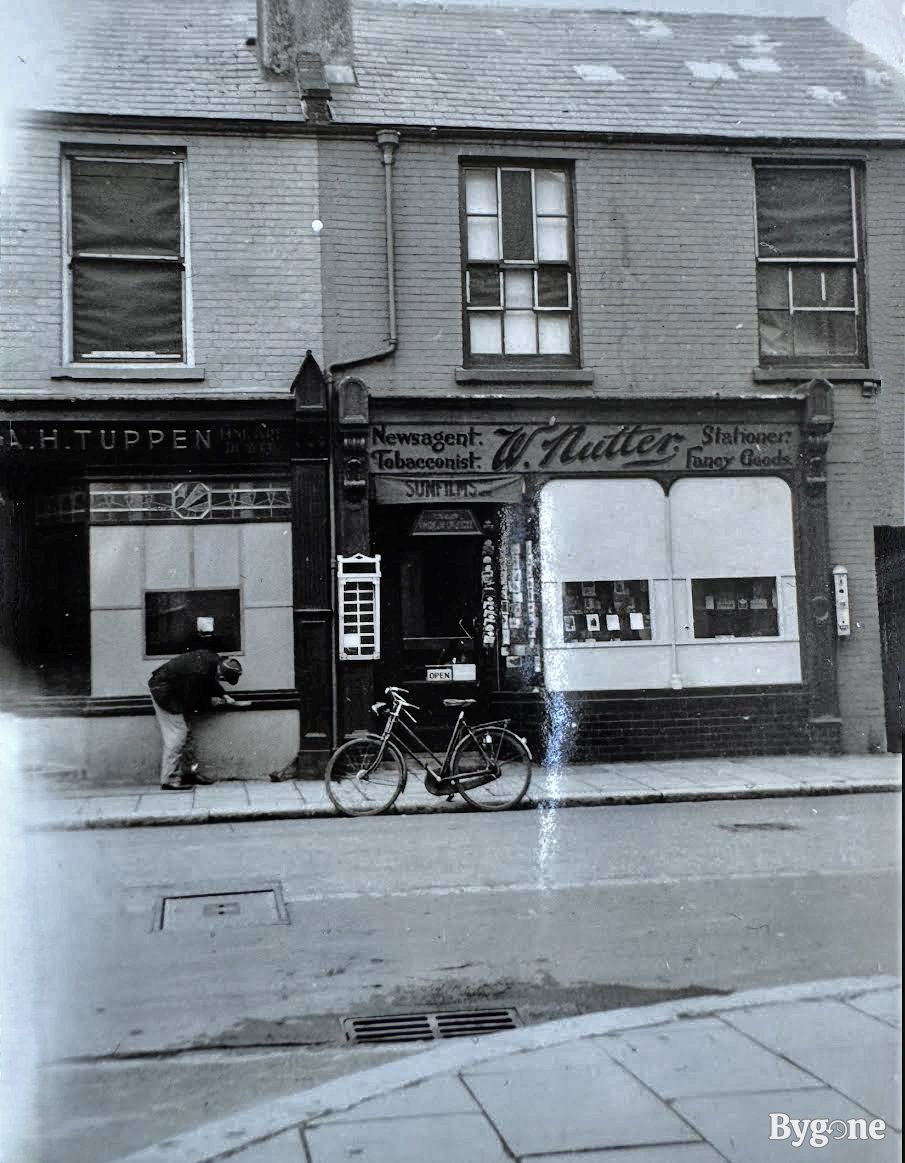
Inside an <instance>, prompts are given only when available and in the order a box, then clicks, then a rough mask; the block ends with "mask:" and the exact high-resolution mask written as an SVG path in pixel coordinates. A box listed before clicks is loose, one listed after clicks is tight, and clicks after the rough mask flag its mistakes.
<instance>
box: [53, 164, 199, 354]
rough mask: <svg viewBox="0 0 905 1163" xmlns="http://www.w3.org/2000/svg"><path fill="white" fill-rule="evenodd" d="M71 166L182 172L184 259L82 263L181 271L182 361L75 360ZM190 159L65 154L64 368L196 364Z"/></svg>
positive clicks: (93, 255)
mask: <svg viewBox="0 0 905 1163" xmlns="http://www.w3.org/2000/svg"><path fill="white" fill-rule="evenodd" d="M73 161H102V162H111V163H122V164H128V163H130V162H133V163H134V162H141V163H143V164H146V165H154V164H157V165H176V166H177V167H178V172H179V247H180V252H181V253H180V256H179V257H178V258H176V259H173V258H172V256H170V255H166V256H153V255H124V254H119V255H115V256H114V255H110V254H101V253H94V252H80V254H79V257H81V258H95V259H107V260H109V261H111V262H112V261H115V259H135V260H138V261H140V260H142V259H151V260H152V261H155V262H160V261H164V262H168V261H173V262H175V263H180V264H181V267H182V353H181V356H180V358H179V359H173V358H172V357H171V356H167V355H158V354H157V353H155V352H125V351H111V352H97V353H94V352H93V353H92V358H91V359H76V358H75V355H74V350H73V348H74V344H73V325H74V312H73V305H72V259H73V247H72V168H71V163H72V162H73ZM186 161H187V159H186V157H185V155H184V154H181V153H178V152H168V153H166V154H164V153H163V152H162V151H161V152H157V153H155V152H149V153H145V152H142V151H129V150H123V151H113V150H109V149H104V148H101V147H98V148H92V147H90V146H82V147H76V148H72V149H67V150H66V151H65V152H64V154H63V155H62V166H61V197H60V203H61V206H62V211H63V222H62V239H63V247H62V264H63V265H62V296H63V335H62V341H63V350H62V362H63V365H64V366H65V367H69V368H76V367H104V368H112V369H115V368H118V367H122V368H134V367H141V366H148V367H152V368H153V367H167V368H180V367H181V368H190V367H194V365H195V349H194V338H193V332H194V328H193V313H192V296H191V291H190V288H191V253H190V237H191V230H190V223H189V194H188V173H187V166H186Z"/></svg>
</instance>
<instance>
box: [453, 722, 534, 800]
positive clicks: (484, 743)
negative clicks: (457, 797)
mask: <svg viewBox="0 0 905 1163" xmlns="http://www.w3.org/2000/svg"><path fill="white" fill-rule="evenodd" d="M452 774H453V776H455V777H458V778H459V779H462V780H470V779H479V778H480V777H481V776H482V775H488V776H493V778H492V779H490V780H489V781H488V782H487V783H482V784H481V785H480V787H472V788H464V787H462V786H461V784H460V785H459V787H458V789H457V790H458V791H459V792H461V794H462V796H463V798H464V799H466V800H467V801H468V802H469V803H470V804H471V805H472V806H473V807H475V808H481V809H482V810H483V811H485V812H501V811H503V809H504V808H514V807H515V805H516V804H517V803H518V802H519V800H520V799H521V798H522V796H523V795H524V794H525V792H526V791H527V790H528V784H529V783H530V782H531V756H530V754H529V753H528V748H527V747H526V746H525V744H524V743H523V742H522V741H521V739H519V737H518V735H515V734H513V732H512V731H507V730H505V729H504V728H503V727H473V728H472V729H471V734H469V735H466V736H465V738H464V739H462V740H461V742H460V743H459V745H458V746H457V747H456V749H455V751H454V752H453V757H452Z"/></svg>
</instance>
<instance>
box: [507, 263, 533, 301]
mask: <svg viewBox="0 0 905 1163" xmlns="http://www.w3.org/2000/svg"><path fill="white" fill-rule="evenodd" d="M504 279H505V287H506V306H507V307H533V306H534V271H506V273H505V275H504Z"/></svg>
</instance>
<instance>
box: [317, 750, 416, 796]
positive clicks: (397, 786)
mask: <svg viewBox="0 0 905 1163" xmlns="http://www.w3.org/2000/svg"><path fill="white" fill-rule="evenodd" d="M324 781H325V783H326V786H327V795H328V796H329V797H330V799H331V801H332V802H333V806H334V807H335V808H336V810H337V811H338V812H341V813H342V815H344V816H377V815H379V814H380V813H381V812H385V811H386V810H387V808H389V807H391V805H392V804H393V803H395V800H396V797H397V796H398V795H399V793H400V792H401V791H402V788H403V786H404V785H405V760H404V759H403V758H402V755H401V754H400V752H399V748H398V747H395V746H394V745H393V744H392V743H384V741H383V739H382V738H381V737H380V736H379V735H363V736H360V737H359V738H356V739H349V740H348V741H347V742H345V743H343V744H341V745H340V746H339V747H337V749H336V750H335V751H334V752H333V754H332V755H331V756H330V762H329V763H328V764H327V771H326V773H325V775H324Z"/></svg>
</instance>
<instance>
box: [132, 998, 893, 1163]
mask: <svg viewBox="0 0 905 1163" xmlns="http://www.w3.org/2000/svg"><path fill="white" fill-rule="evenodd" d="M901 990H902V983H901V978H899V977H875V978H855V979H843V980H834V981H823V982H809V983H805V984H797V985H788V986H781V987H778V988H772V989H758V990H748V991H745V992H743V993H739V994H734V995H731V996H728V997H725V996H723V997H704V998H695V999H691V1000H689V999H682V1000H680V1001H672V1002H666V1003H663V1004H660V1005H655V1006H647V1007H641V1008H636V1009H625V1010H610V1011H607V1012H605V1013H596V1014H586V1015H583V1016H581V1017H577V1018H567V1019H564V1020H561V1021H556V1022H549V1023H546V1024H544V1025H540V1026H533V1027H527V1028H524V1029H519V1030H516V1031H512V1032H507V1033H502V1034H493V1035H487V1036H484V1037H480V1038H475V1039H469V1038H462V1039H457V1040H455V1041H451V1042H446V1043H442V1044H440V1045H439V1046H437V1047H436V1048H435V1049H432V1050H428V1051H426V1052H425V1053H423V1054H417V1055H414V1056H412V1057H407V1058H403V1059H399V1060H397V1061H394V1062H390V1063H387V1064H385V1065H382V1066H378V1067H375V1068H373V1069H371V1070H367V1071H363V1072H360V1073H357V1074H351V1075H348V1076H346V1077H344V1078H340V1079H336V1080H334V1081H333V1082H329V1083H326V1084H325V1085H322V1086H319V1087H316V1088H314V1089H312V1090H309V1091H305V1092H302V1093H299V1094H296V1095H292V1096H289V1097H287V1098H284V1099H278V1100H275V1101H271V1102H269V1103H265V1104H260V1105H258V1106H255V1107H252V1108H249V1109H248V1110H245V1111H242V1112H239V1113H238V1114H234V1115H231V1116H230V1117H228V1118H226V1119H223V1120H220V1121H218V1122H215V1123H210V1124H207V1125H205V1126H202V1127H199V1128H197V1129H196V1130H194V1131H190V1132H187V1133H186V1134H183V1135H179V1136H175V1137H173V1138H170V1139H165V1140H163V1141H161V1142H160V1143H158V1144H155V1145H153V1146H151V1147H147V1148H145V1149H143V1150H141V1151H138V1152H135V1153H133V1154H131V1155H129V1156H128V1158H127V1159H126V1160H122V1161H121V1163H214V1161H217V1160H224V1161H225V1160H226V1159H230V1160H232V1161H233V1163H349V1161H350V1160H356V1161H359V1163H425V1161H429V1163H504V1161H509V1163H511V1161H512V1160H514V1159H515V1160H528V1159H530V1160H531V1161H532V1163H567V1161H569V1163H718V1161H723V1163H773V1161H774V1160H776V1161H783V1160H797V1159H800V1158H802V1157H805V1158H811V1159H815V1160H821V1161H824V1160H830V1161H831V1163H895V1161H898V1160H899V1159H900V1157H901V1125H902V1120H901V1101H900V1090H901V1057H900V1054H899V1056H898V1057H896V1052H898V1051H899V1050H900V1046H901V1024H902V1022H901ZM859 1047H861V1048H864V1049H865V1050H866V1051H867V1052H866V1053H865V1054H863V1056H861V1058H860V1059H859V1062H858V1065H857V1070H852V1071H849V1072H848V1074H847V1075H845V1074H840V1073H839V1070H838V1062H839V1052H840V1050H841V1049H842V1048H845V1049H847V1050H849V1051H851V1050H853V1049H856V1048H859ZM880 1051H882V1052H880ZM793 1120H795V1121H793ZM804 1120H809V1121H808V1122H805V1121H804Z"/></svg>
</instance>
